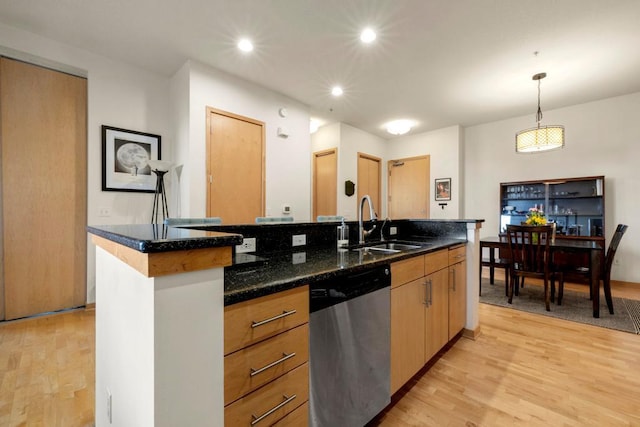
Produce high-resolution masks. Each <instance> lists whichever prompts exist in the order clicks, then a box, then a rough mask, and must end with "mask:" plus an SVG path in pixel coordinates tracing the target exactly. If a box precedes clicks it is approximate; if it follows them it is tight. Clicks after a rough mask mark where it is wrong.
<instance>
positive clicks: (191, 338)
mask: <svg viewBox="0 0 640 427" xmlns="http://www.w3.org/2000/svg"><path fill="white" fill-rule="evenodd" d="M423 222H424V223H427V222H428V224H427V225H429V224H431V225H433V224H439V225H444V226H445V227H444V228H445V229H449V228H451V227H453V228H454V229H456V230H457V231H456V232H455V233H445V234H444V235H437V234H438V233H437V232H435V233H430V232H426V233H425V234H424V235H423V236H422V237H424V242H425V244H424V245H422V246H420V248H419V249H414V250H411V251H403V252H400V253H393V254H365V253H364V252H362V251H346V252H344V251H339V250H338V249H337V248H336V247H335V243H333V245H332V246H328V245H326V244H319V243H320V240H318V239H315V240H314V238H313V234H309V239H308V240H307V243H308V244H307V245H305V246H304V247H289V248H288V250H286V249H285V250H283V248H282V247H278V248H277V249H278V250H277V251H275V252H273V253H266V252H268V251H263V252H260V253H259V254H257V255H252V254H249V255H246V254H235V256H234V251H233V250H232V248H233V247H234V246H235V245H238V244H240V243H241V242H242V236H243V235H245V234H247V233H251V232H252V231H256V232H258V231H259V232H262V231H263V230H264V229H266V228H268V229H269V230H275V228H273V227H276V226H275V225H260V226H257V225H251V226H241V227H240V226H235V227H234V226H226V227H224V226H219V227H189V228H179V227H165V226H162V225H137V226H104V227H102V226H93V227H89V232H90V233H91V234H92V235H93V237H92V238H93V241H94V243H95V244H96V245H97V246H98V248H97V250H96V268H97V280H96V425H97V426H99V427H100V426H107V425H110V424H113V425H139V426H170V425H178V424H183V425H185V423H186V424H188V425H223V423H224V420H223V414H224V411H223V400H224V396H223V394H224V392H223V382H224V381H223V371H224V365H223V339H224V332H223V319H224V316H223V312H224V306H225V305H230V304H235V303H239V302H242V301H248V300H251V299H252V298H257V297H259V296H264V295H268V294H270V293H273V292H279V291H282V290H286V289H293V288H295V287H298V286H302V285H304V284H308V283H310V282H311V281H313V280H319V279H323V278H327V277H330V276H331V275H334V274H341V272H344V271H350V270H357V269H366V268H369V267H371V266H375V265H378V264H381V263H388V262H392V261H399V260H402V259H405V258H410V257H413V256H418V255H421V254H426V253H429V252H431V251H435V250H438V249H442V248H446V247H449V246H452V245H455V244H460V243H461V242H466V251H467V259H468V260H469V261H470V262H469V264H468V266H467V274H466V277H467V283H468V286H469V288H470V291H469V292H468V293H467V313H466V323H465V333H466V334H467V335H470V336H473V335H475V334H477V333H478V318H477V304H478V301H477V300H478V297H477V295H478V292H477V291H474V290H473V289H476V290H477V289H478V283H477V274H475V272H477V268H478V266H477V265H476V264H475V262H476V261H475V260H477V259H478V258H479V257H478V254H477V251H478V243H477V242H478V233H479V228H480V226H481V222H482V221H477V220H460V221H423ZM411 225H413V223H412V224H411ZM421 225H424V224H421ZM288 227H290V228H288ZM322 227H326V230H330V231H326V230H325V231H326V233H329V234H330V238H329V239H328V240H331V241H333V239H335V225H320V224H304V225H300V224H298V225H296V224H294V225H287V226H282V228H281V229H279V230H278V234H279V235H282V234H283V229H284V231H285V232H284V234H285V235H286V238H285V240H287V239H288V242H291V239H290V235H291V234H296V233H300V228H302V229H304V230H311V231H309V232H310V233H313V232H316V231H318V229H319V228H322ZM193 228H196V229H193ZM400 228H401V229H402V226H401V227H400ZM427 228H428V227H427ZM240 231H241V232H242V233H240ZM321 231H322V233H325V231H323V230H321ZM414 231H415V230H414ZM287 233H288V234H287ZM413 234H414V235H415V233H413ZM398 237H402V236H398ZM312 243H315V245H313V244H312ZM258 246H259V247H260V246H261V244H260V243H259V244H258ZM264 248H265V247H264V246H263V249H264ZM224 267H227V268H224Z"/></svg>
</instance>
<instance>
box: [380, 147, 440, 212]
mask: <svg viewBox="0 0 640 427" xmlns="http://www.w3.org/2000/svg"><path fill="white" fill-rule="evenodd" d="M429 162H430V159H429V156H421V157H413V158H408V159H401V160H392V161H390V162H389V165H388V167H389V184H388V188H389V218H391V219H421V218H429V198H430V196H429V194H430V191H429V188H430V186H429V175H430V172H429Z"/></svg>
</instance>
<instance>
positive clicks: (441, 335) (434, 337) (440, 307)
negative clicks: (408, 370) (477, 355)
mask: <svg viewBox="0 0 640 427" xmlns="http://www.w3.org/2000/svg"><path fill="white" fill-rule="evenodd" d="M445 252H446V251H445ZM448 279H449V276H448V270H447V268H446V267H445V268H442V269H440V270H438V271H436V272H435V273H432V274H430V275H428V276H427V277H426V280H427V304H426V306H425V335H426V338H425V351H424V356H425V357H424V363H423V364H425V363H427V362H428V361H429V360H431V358H432V357H433V356H435V355H436V353H438V351H440V349H441V348H442V347H444V346H445V344H446V343H447V342H449V322H448V315H449V313H448V311H449V307H448V300H449V290H448V288H449V282H448Z"/></svg>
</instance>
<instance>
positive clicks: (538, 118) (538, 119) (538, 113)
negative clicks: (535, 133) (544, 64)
mask: <svg viewBox="0 0 640 427" xmlns="http://www.w3.org/2000/svg"><path fill="white" fill-rule="evenodd" d="M540 80H541V79H539V80H538V112H537V113H536V122H538V127H540V122H541V121H542V109H541V108H540Z"/></svg>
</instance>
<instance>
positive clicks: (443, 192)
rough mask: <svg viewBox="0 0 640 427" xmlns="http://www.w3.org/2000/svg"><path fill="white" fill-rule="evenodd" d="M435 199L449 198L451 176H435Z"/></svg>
mask: <svg viewBox="0 0 640 427" xmlns="http://www.w3.org/2000/svg"><path fill="white" fill-rule="evenodd" d="M435 195H436V201H442V200H451V178H437V179H436V188H435Z"/></svg>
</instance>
